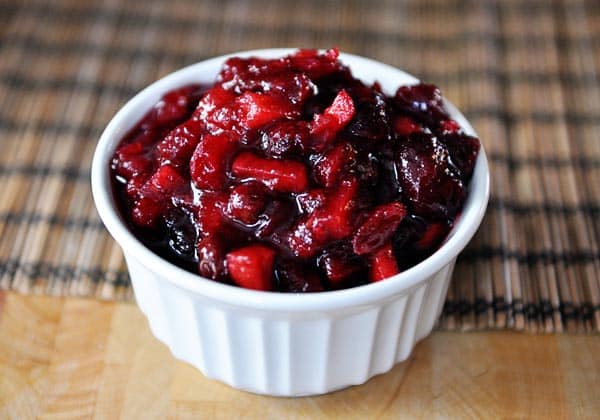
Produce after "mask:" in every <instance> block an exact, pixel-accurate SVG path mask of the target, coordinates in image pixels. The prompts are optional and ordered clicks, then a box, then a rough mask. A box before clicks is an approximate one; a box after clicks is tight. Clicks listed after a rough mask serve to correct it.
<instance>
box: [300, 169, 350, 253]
mask: <svg viewBox="0 0 600 420" xmlns="http://www.w3.org/2000/svg"><path fill="white" fill-rule="evenodd" d="M357 191H358V182H357V181H356V179H354V178H350V179H347V180H344V181H342V182H341V183H340V185H339V186H338V188H337V190H336V191H334V192H332V193H331V195H330V196H329V197H328V198H327V201H326V202H325V205H324V206H323V207H321V208H318V209H317V210H315V211H314V212H313V213H312V214H310V215H308V216H307V217H305V218H304V219H301V220H300V221H299V222H298V223H297V224H296V225H295V226H294V228H293V230H292V232H291V233H290V236H289V240H288V242H289V246H290V248H291V250H292V252H293V253H294V254H295V255H296V256H298V257H302V258H307V257H311V256H313V255H314V254H316V253H317V252H318V251H319V250H320V249H322V248H323V247H324V245H325V244H327V243H328V242H329V241H336V240H339V239H343V238H345V237H346V236H348V235H350V234H351V233H352V229H353V227H354V220H353V217H352V216H353V212H354V210H355V207H356V193H357Z"/></svg>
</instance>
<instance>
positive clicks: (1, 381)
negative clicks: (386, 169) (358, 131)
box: [0, 292, 600, 419]
mask: <svg viewBox="0 0 600 420" xmlns="http://www.w3.org/2000/svg"><path fill="white" fill-rule="evenodd" d="M599 414H600V338H599V337H598V336H573V335H547V336H545V335H526V334H519V333H510V332H484V333H447V332H435V333H434V334H433V335H432V336H430V337H429V338H427V339H425V340H424V341H422V342H421V343H420V344H418V345H417V347H416V349H415V351H414V352H413V354H412V356H411V358H410V359H409V360H408V361H407V362H405V363H402V364H400V365H397V366H396V367H395V368H394V369H393V370H392V371H390V372H389V373H387V374H384V375H381V376H378V377H376V378H374V379H372V380H371V381H369V382H368V383H366V384H365V385H362V386H357V387H352V388H349V389H346V390H343V391H339V392H336V393H333V394H329V395H325V396H321V397H314V398H272V397H264V396H258V395H253V394H249V393H246V392H242V391H237V390H235V389H232V388H230V387H228V386H226V385H222V384H220V383H217V382H214V381H212V380H208V379H206V378H204V376H203V375H202V374H201V373H200V372H198V371H197V370H195V369H194V368H192V367H191V366H189V365H187V364H186V363H183V362H179V361H177V360H175V359H174V358H173V356H172V355H171V354H170V353H169V350H168V349H167V348H166V347H165V346H164V345H163V344H161V343H160V342H158V341H157V340H156V339H154V337H153V336H152V335H151V333H150V330H149V328H148V324H147V322H146V320H145V318H144V316H143V315H142V314H141V312H140V311H139V310H138V309H137V307H136V306H135V304H131V303H114V302H100V301H95V300H89V299H74V298H52V297H31V296H29V297H25V296H21V295H18V294H15V293H4V292H0V418H6V417H8V418H19V419H27V418H34V417H41V418H79V417H81V418H90V417H95V418H118V417H121V418H127V419H134V418H135V419H138V418H144V419H149V418H165V417H170V418H231V417H244V418H259V419H262V418H278V419H279V418H290V417H293V418H381V417H397V416H399V415H402V416H406V417H418V418H431V417H434V416H435V417H467V418H544V419H547V418H594V417H596V416H598V415H599ZM596 418H597V417H596Z"/></svg>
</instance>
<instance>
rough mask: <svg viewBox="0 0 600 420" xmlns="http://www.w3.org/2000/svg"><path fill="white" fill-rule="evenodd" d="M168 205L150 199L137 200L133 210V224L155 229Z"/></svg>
mask: <svg viewBox="0 0 600 420" xmlns="http://www.w3.org/2000/svg"><path fill="white" fill-rule="evenodd" d="M165 207H166V203H165V202H164V201H158V200H155V199H153V198H150V197H141V198H140V199H138V200H136V201H135V203H134V205H133V209H132V210H131V219H132V220H133V223H135V224H136V225H138V226H142V227H147V228H150V227H153V226H154V225H155V224H156V222H157V220H158V219H159V218H160V216H161V215H162V214H163V213H164V211H165Z"/></svg>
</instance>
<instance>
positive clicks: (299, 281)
mask: <svg viewBox="0 0 600 420" xmlns="http://www.w3.org/2000/svg"><path fill="white" fill-rule="evenodd" d="M276 275H277V284H278V289H279V291H280V292H291V293H300V292H322V291H323V290H325V288H324V287H323V283H321V279H320V277H319V274H318V273H317V272H316V271H315V270H313V269H311V268H309V267H307V266H304V265H301V264H298V263H293V262H291V261H286V262H285V263H283V264H279V266H278V267H277V270H276Z"/></svg>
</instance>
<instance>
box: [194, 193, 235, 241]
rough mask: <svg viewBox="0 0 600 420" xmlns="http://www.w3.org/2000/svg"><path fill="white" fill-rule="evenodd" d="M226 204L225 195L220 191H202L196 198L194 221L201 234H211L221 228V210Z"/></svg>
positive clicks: (216, 232)
mask: <svg viewBox="0 0 600 420" xmlns="http://www.w3.org/2000/svg"><path fill="white" fill-rule="evenodd" d="M226 205H227V195H226V194H224V193H220V192H215V193H213V192H204V193H203V194H202V196H201V197H200V198H199V199H198V212H197V215H196V223H197V225H198V229H199V230H200V232H201V234H202V235H204V236H213V235H216V234H218V233H219V232H221V231H222V230H223V226H224V220H223V210H224V209H225V207H226Z"/></svg>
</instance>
